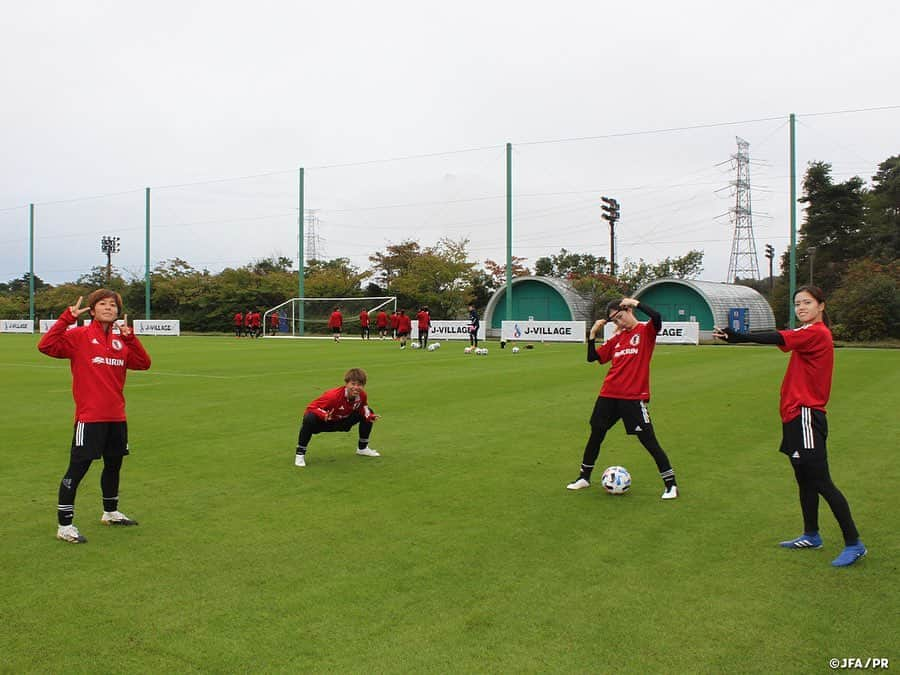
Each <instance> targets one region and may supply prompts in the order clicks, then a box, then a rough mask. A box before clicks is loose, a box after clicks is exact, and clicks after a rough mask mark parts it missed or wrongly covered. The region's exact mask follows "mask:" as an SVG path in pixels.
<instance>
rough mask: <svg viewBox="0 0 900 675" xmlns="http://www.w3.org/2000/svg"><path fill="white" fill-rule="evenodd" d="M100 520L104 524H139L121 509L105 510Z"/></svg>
mask: <svg viewBox="0 0 900 675" xmlns="http://www.w3.org/2000/svg"><path fill="white" fill-rule="evenodd" d="M100 522H101V523H103V524H104V525H122V526H129V525H137V524H138V523H137V521H136V520H132V519H131V518H129V517H128V516H126V515H125V514H124V513H122V512H121V511H104V512H103V515H102V516H101V517H100Z"/></svg>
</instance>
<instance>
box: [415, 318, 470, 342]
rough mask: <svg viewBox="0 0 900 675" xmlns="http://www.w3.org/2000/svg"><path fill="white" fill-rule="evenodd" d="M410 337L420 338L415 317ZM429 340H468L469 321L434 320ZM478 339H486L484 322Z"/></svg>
mask: <svg viewBox="0 0 900 675" xmlns="http://www.w3.org/2000/svg"><path fill="white" fill-rule="evenodd" d="M410 337H411V338H412V339H413V340H418V339H419V324H418V323H417V322H416V320H415V319H413V323H412V331H411V335H410ZM428 339H429V340H468V339H469V322H468V321H432V322H431V327H430V328H429V329H428ZM478 339H479V340H484V324H481V325H479V326H478Z"/></svg>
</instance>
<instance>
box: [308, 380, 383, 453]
mask: <svg viewBox="0 0 900 675" xmlns="http://www.w3.org/2000/svg"><path fill="white" fill-rule="evenodd" d="M366 380H367V377H366V371H364V370H363V369H362V368H351V369H350V370H348V371H347V372H346V374H345V375H344V386H343V387H336V388H335V389H329V390H328V391H326V392H324V393H323V394H322V395H321V396H319V398H317V399H316V400H314V401H312V402H311V403H310V404H309V405H308V406H306V411H305V412H304V413H303V421H302V423H301V425H300V434H299V436H298V437H297V450H296V452H295V454H294V466H300V467H305V466H306V449H307V448H308V447H309V441H310V439H312V437H313V435H314V434H321V433H323V432H329V431H350V430H351V429H352V428H353V427H354V426H356V425H357V424H359V441H358V442H357V445H356V454H357V455H362V456H363V457H380V456H381V455H380V453H379V452H378V451H377V450H375V449H373V448H370V447H369V435H370V434H371V433H372V424H373V423H374V422H375V420H377V419H379V417H380V415H376V414H375V413H374V412H373V411H372V409H371V408H369V403H368V397H367V396H366V390H365V389H363V387H365V386H366Z"/></svg>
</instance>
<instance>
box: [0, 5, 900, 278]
mask: <svg viewBox="0 0 900 675" xmlns="http://www.w3.org/2000/svg"><path fill="white" fill-rule="evenodd" d="M898 8H900V3H897V2H896V0H870V1H869V2H865V3H856V4H854V3H847V2H837V1H835V0H824V1H819V2H795V3H790V4H788V3H783V2H764V1H763V2H756V3H744V4H735V3H726V2H721V1H718V2H712V1H710V2H700V1H697V0H691V1H687V2H678V3H671V2H662V1H654V2H633V3H624V2H623V3H606V2H597V1H596V0H594V1H593V2H569V1H565V0H563V1H557V2H553V3H547V2H542V3H535V2H516V3H513V2H490V1H487V0H480V1H479V2H473V1H469V0H462V1H457V2H453V3H446V2H442V3H433V2H427V1H422V0H420V1H418V2H407V1H403V2H399V1H394V0H386V1H384V2H344V1H341V0H332V1H329V2H317V3H309V2H266V1H262V2H260V1H259V0H257V1H256V2H252V3H250V2H240V3H238V2H228V1H221V0H220V1H218V2H209V1H206V0H201V1H183V0H182V1H179V2H171V1H169V0H163V1H159V0H157V1H156V2H153V3H136V2H130V1H127V0H117V1H115V2H90V1H88V2H77V3H73V2H35V3H24V2H23V3H6V4H5V6H4V12H3V13H4V19H3V22H2V26H0V63H2V64H3V65H2V70H0V78H2V79H0V86H2V91H3V94H4V96H3V98H4V103H3V106H2V108H0V138H2V143H0V147H2V150H3V152H2V159H0V167H2V175H0V280H3V281H6V280H9V279H13V278H17V277H21V276H22V274H24V273H26V272H27V271H28V246H27V244H28V204H30V203H34V204H35V205H36V206H35V273H36V274H37V275H38V276H39V277H41V278H43V279H45V280H46V281H49V282H51V283H59V282H62V281H67V280H74V279H75V278H76V277H78V276H79V275H80V274H82V273H85V272H87V271H89V270H90V268H91V267H92V266H95V265H102V264H104V262H105V259H104V257H103V255H102V254H101V252H100V245H99V241H100V237H101V236H103V235H115V236H120V237H121V239H122V251H121V253H120V254H118V255H117V256H116V257H115V260H114V263H115V264H116V265H118V266H119V267H120V268H122V269H123V270H125V273H126V276H143V270H144V188H145V187H150V188H151V217H152V227H153V233H152V235H151V252H150V256H151V265H155V264H157V263H158V262H159V261H160V260H164V259H169V258H173V257H176V256H177V257H180V258H182V259H185V260H187V261H188V262H189V263H191V264H192V265H194V266H195V267H198V268H204V267H205V268H208V269H210V270H212V271H218V270H220V269H222V268H224V267H226V266H239V265H243V264H246V263H248V262H251V261H252V260H255V259H258V258H262V257H266V256H270V255H284V256H287V257H290V258H293V259H295V261H296V257H297V234H298V227H297V216H298V195H297V169H298V167H305V174H306V183H305V206H306V208H307V209H315V210H316V213H315V215H316V218H317V225H316V233H317V235H318V238H319V241H318V244H317V247H318V252H319V253H320V254H321V255H320V257H325V258H336V257H347V258H350V259H351V261H352V262H353V263H354V264H356V265H357V266H359V267H360V268H363V269H365V268H367V267H368V256H369V255H371V254H372V253H373V252H375V251H379V250H383V249H384V247H385V245H387V244H389V243H398V242H401V241H403V240H404V239H410V238H411V239H415V240H417V241H419V242H420V243H421V244H422V245H423V246H428V245H432V244H434V243H435V242H436V241H437V240H438V239H439V238H440V237H444V236H446V237H450V238H452V239H461V238H466V239H468V240H469V242H470V243H469V250H470V252H471V259H472V260H475V261H478V262H482V261H483V260H484V259H486V258H492V259H494V260H500V261H502V260H504V259H505V250H506V249H505V233H506V220H505V219H506V215H505V196H504V194H505V186H506V176H505V171H506V165H505V161H506V151H505V144H506V143H507V142H509V143H512V145H513V189H514V193H515V199H514V223H513V229H514V239H515V243H514V250H513V253H514V254H515V255H519V256H522V257H524V258H527V263H526V264H528V265H533V264H534V261H535V259H537V258H538V257H540V256H543V255H549V254H552V253H556V252H558V251H559V249H560V248H561V247H565V248H567V249H569V250H572V251H578V252H590V253H593V254H595V255H604V256H608V255H609V232H608V229H607V227H606V223H605V221H602V220H601V219H600V214H601V211H600V201H599V197H600V196H601V195H609V196H614V197H616V198H618V200H619V202H620V203H621V205H622V206H621V209H622V220H621V222H620V223H619V226H618V229H617V233H618V238H617V248H618V255H617V258H618V260H619V261H620V262H621V260H622V258H623V257H627V258H630V259H632V260H637V259H639V258H643V259H645V260H648V261H656V260H660V259H662V258H664V257H666V256H678V255H683V254H684V253H686V252H687V251H688V250H690V249H701V250H703V251H704V252H705V270H704V273H703V274H702V275H701V276H702V278H704V279H707V280H710V281H723V280H724V279H725V276H726V272H727V269H728V262H729V255H730V252H731V246H732V232H733V225H732V223H731V221H730V218H729V209H730V208H731V207H733V206H734V205H735V197H734V192H733V190H732V189H731V188H730V183H731V182H732V181H734V180H735V178H736V174H735V172H734V166H733V163H732V162H730V161H729V158H730V157H731V156H732V155H734V154H735V152H736V151H737V145H736V140H735V137H736V136H740V137H741V138H743V139H745V140H747V141H748V142H749V143H750V157H751V160H752V164H751V168H750V179H751V186H752V207H753V212H754V215H753V227H754V232H755V235H756V242H757V247H758V249H759V251H760V258H759V265H760V270H761V272H762V273H763V274H765V268H764V264H765V262H766V261H765V259H764V258H762V249H763V246H764V244H766V243H772V244H773V245H774V246H775V248H776V251H777V252H778V253H779V254H780V253H781V252H782V251H783V250H784V248H785V247H786V246H787V244H788V236H789V229H788V227H789V220H788V219H789V207H790V200H789V181H788V167H789V164H788V156H789V155H788V115H789V114H790V113H792V112H793V113H796V114H797V115H798V123H797V143H798V144H797V159H798V173H799V176H798V182H799V179H800V178H802V173H803V171H804V169H805V166H806V163H807V162H809V161H812V160H822V161H826V162H829V163H831V164H832V165H833V167H834V176H835V178H836V179H837V180H845V179H846V178H849V177H850V176H853V175H859V176H861V177H862V178H864V179H867V180H868V179H869V178H870V177H871V175H872V174H873V173H874V172H875V170H876V167H877V165H878V163H879V162H881V161H883V160H884V159H886V158H887V157H889V156H891V155H895V154H898V153H900V96H898V88H897V82H898V81H900V58H898V52H897V26H898V25H900V9H898ZM849 110H863V112H855V113H840V114H822V113H839V112H840V111H849ZM673 130H674V131H673ZM389 160H390V161H389ZM798 189H799V186H798Z"/></svg>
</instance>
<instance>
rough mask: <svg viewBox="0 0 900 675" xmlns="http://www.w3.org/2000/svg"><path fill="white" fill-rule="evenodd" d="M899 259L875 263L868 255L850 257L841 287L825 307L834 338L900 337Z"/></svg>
mask: <svg viewBox="0 0 900 675" xmlns="http://www.w3.org/2000/svg"><path fill="white" fill-rule="evenodd" d="M898 291H900V262H898V261H896V260H894V261H893V262H891V263H888V264H884V265H882V264H879V263H877V262H875V261H874V260H872V259H871V258H861V259H859V260H854V261H853V262H851V263H850V264H849V266H848V267H847V271H846V273H845V275H844V279H843V283H842V284H841V287H840V288H839V289H837V291H835V292H834V293H833V294H832V295H831V297H830V298H829V300H828V302H827V303H826V307H827V309H828V313H829V315H830V318H831V320H832V322H833V326H832V331H833V332H834V335H835V337H837V338H839V339H843V340H880V339H884V338H886V337H891V338H897V337H900V293H898Z"/></svg>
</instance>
